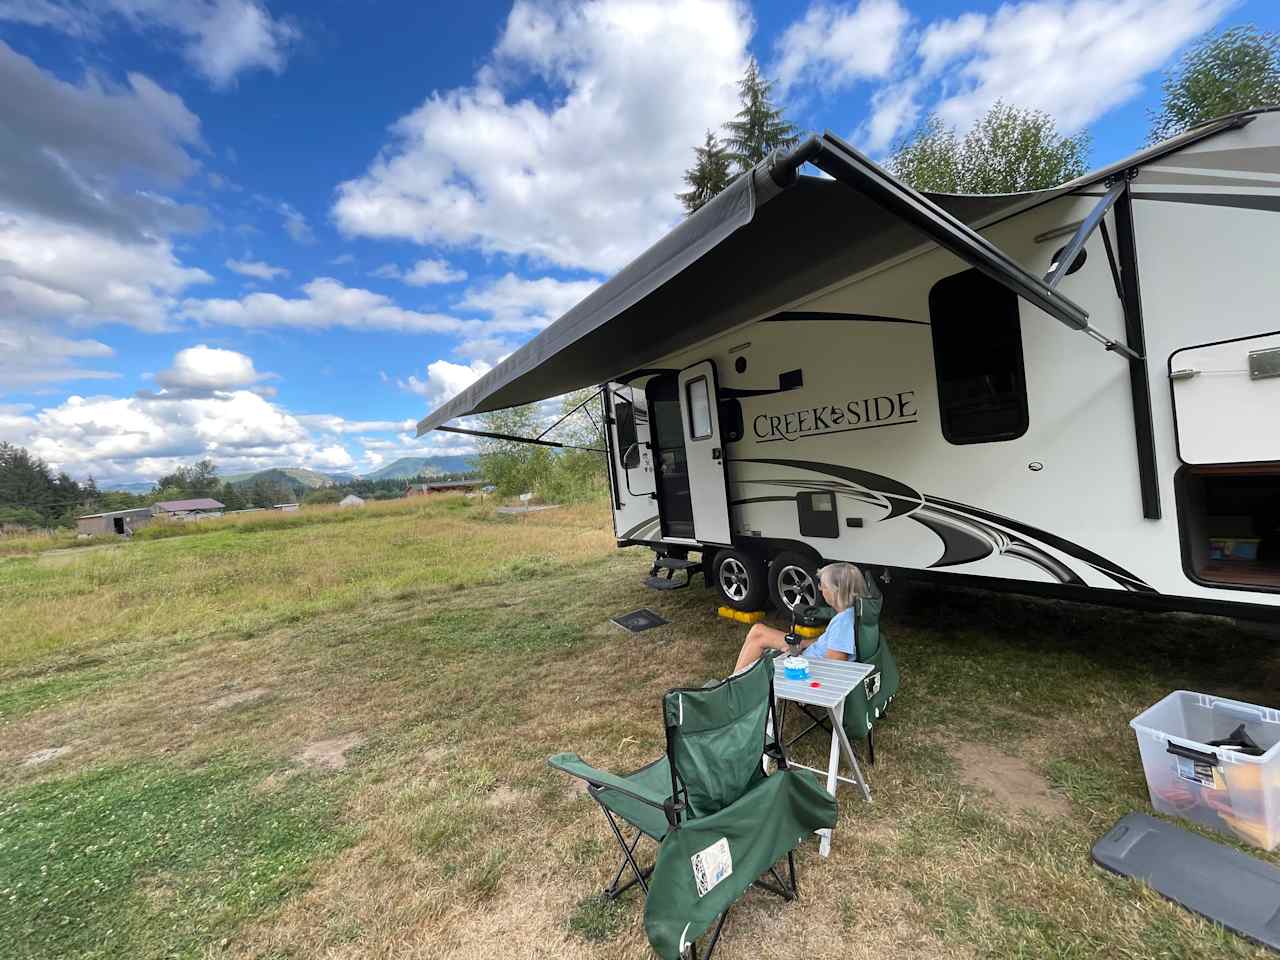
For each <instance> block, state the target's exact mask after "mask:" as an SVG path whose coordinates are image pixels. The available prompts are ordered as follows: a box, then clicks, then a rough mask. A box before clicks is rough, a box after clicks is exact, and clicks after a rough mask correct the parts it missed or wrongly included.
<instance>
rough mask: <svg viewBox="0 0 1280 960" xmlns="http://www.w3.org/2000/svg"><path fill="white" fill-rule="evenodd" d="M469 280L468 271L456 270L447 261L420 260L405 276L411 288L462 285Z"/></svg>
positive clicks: (405, 280)
mask: <svg viewBox="0 0 1280 960" xmlns="http://www.w3.org/2000/svg"><path fill="white" fill-rule="evenodd" d="M465 279H467V271H465V270H456V269H454V268H453V267H451V266H450V265H449V262H448V261H447V260H419V261H418V262H417V263H415V264H414V265H413V266H412V267H411V268H410V269H409V272H408V273H406V274H405V275H404V282H405V283H407V284H409V285H410V286H411V287H429V286H431V285H432V284H436V283H461V282H462V281H463V280H465Z"/></svg>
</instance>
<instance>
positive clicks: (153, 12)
mask: <svg viewBox="0 0 1280 960" xmlns="http://www.w3.org/2000/svg"><path fill="white" fill-rule="evenodd" d="M0 20H9V21H13V22H17V23H25V24H28V25H31V26H41V27H48V28H50V29H54V30H60V31H62V32H64V33H69V34H71V35H73V36H81V37H97V36H99V35H101V34H103V33H105V32H106V31H107V30H108V29H111V28H113V27H116V26H127V27H129V28H131V29H134V30H138V31H169V32H172V33H176V34H177V35H178V36H180V37H181V38H182V39H183V48H182V52H183V54H184V56H185V57H186V59H187V61H188V62H189V63H190V64H191V65H192V66H193V67H195V68H196V70H198V71H199V72H200V73H201V74H203V75H204V76H205V77H206V78H207V79H208V80H209V81H210V83H212V84H213V85H214V86H215V87H226V86H228V85H230V84H231V83H233V82H234V81H235V79H236V77H237V76H238V75H239V74H240V73H242V72H244V71H246V70H254V69H262V70H270V71H271V72H273V73H279V72H281V71H282V70H283V69H284V65H285V61H286V59H287V56H288V51H289V48H290V46H291V45H292V44H293V43H294V42H295V41H296V40H297V39H298V36H299V34H298V30H297V28H296V27H294V26H293V25H292V24H290V23H288V22H286V21H283V20H278V19H276V18H274V17H272V16H271V14H270V12H269V11H268V10H267V9H266V7H265V6H264V5H263V4H261V3H259V2H257V0H0Z"/></svg>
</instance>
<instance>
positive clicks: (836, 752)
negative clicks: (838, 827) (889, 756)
mask: <svg viewBox="0 0 1280 960" xmlns="http://www.w3.org/2000/svg"><path fill="white" fill-rule="evenodd" d="M839 772H840V741H839V740H838V739H836V733H835V730H834V728H833V729H832V731H831V754H830V757H829V759H828V760H827V793H829V794H831V795H832V796H833V797H834V796H835V795H836V783H837V782H838V781H837V780H836V774H838V773H839ZM818 833H819V834H820V835H821V836H822V842H821V843H819V844H818V853H820V854H821V855H822V856H824V857H825V856H827V855H828V854H830V853H831V831H830V830H829V829H828V828H826V827H824V828H823V829H821V830H819V831H818Z"/></svg>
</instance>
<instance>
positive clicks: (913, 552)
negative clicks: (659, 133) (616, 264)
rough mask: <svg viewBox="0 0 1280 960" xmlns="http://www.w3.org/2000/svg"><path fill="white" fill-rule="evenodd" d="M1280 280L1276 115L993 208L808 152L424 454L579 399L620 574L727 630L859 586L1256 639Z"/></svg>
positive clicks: (507, 375) (716, 208)
mask: <svg viewBox="0 0 1280 960" xmlns="http://www.w3.org/2000/svg"><path fill="white" fill-rule="evenodd" d="M806 163H808V164H811V165H812V166H814V167H817V168H818V169H819V170H821V171H822V172H823V173H825V174H826V176H825V177H814V176H801V175H799V169H800V167H801V166H802V165H804V164H806ZM1278 248H1280V112H1272V111H1266V110H1260V111H1253V112H1249V113H1245V114H1239V115H1233V116H1229V117H1225V118H1222V119H1220V120H1217V121H1214V122H1211V123H1208V124H1206V125H1204V126H1201V127H1198V128H1196V129H1194V130H1192V131H1189V132H1187V133H1184V134H1182V135H1180V136H1178V137H1176V138H1174V139H1172V140H1169V141H1166V142H1164V143H1161V144H1159V145H1156V146H1154V147H1151V148H1150V149H1147V150H1144V151H1142V152H1140V153H1138V154H1135V155H1134V156H1132V157H1129V158H1128V159H1125V160H1122V161H1120V162H1119V163H1115V164H1112V165H1111V166H1109V167H1106V168H1104V169H1102V170H1100V171H1097V172H1095V173H1091V174H1088V175H1086V176H1084V177H1081V178H1079V179H1077V180H1074V181H1072V182H1070V183H1067V184H1064V185H1062V186H1060V187H1055V188H1053V189H1049V190H1040V191H1035V192H1029V193H1021V194H1010V195H999V196H944V195H928V196H925V195H921V194H918V193H916V192H915V191H913V190H911V189H910V188H908V187H906V186H905V185H903V184H902V183H900V182H898V181H896V180H895V179H894V178H893V177H891V176H890V175H889V174H888V173H886V172H885V171H883V170H881V169H880V168H879V167H877V166H876V165H875V164H874V163H872V162H871V161H870V160H868V159H867V158H866V157H865V156H863V155H861V154H860V153H858V151H857V150H855V149H854V148H853V147H851V146H849V145H848V144H846V143H844V142H843V141H841V140H840V139H839V138H837V137H835V136H833V135H831V134H825V135H823V136H821V137H817V136H815V137H811V138H810V139H808V140H806V141H805V142H803V143H802V144H800V145H799V146H798V147H796V148H795V149H794V150H792V151H790V152H789V153H785V154H783V153H778V154H775V155H774V156H773V157H772V158H770V159H769V160H768V161H766V162H765V163H762V164H761V165H760V166H758V167H757V168H756V169H755V170H753V171H751V172H749V173H747V174H744V175H743V176H741V177H739V178H738V179H737V180H736V181H734V182H733V183H732V184H731V185H730V186H729V187H728V188H727V189H726V190H725V191H724V192H723V193H721V194H720V195H719V196H718V197H717V198H716V199H715V200H713V201H712V202H711V203H709V204H707V205H706V206H705V207H703V208H702V209H701V210H699V211H698V212H697V213H696V214H694V215H693V216H691V217H689V218H688V219H687V220H685V221H684V222H682V223H681V224H679V225H678V226H677V227H676V228H675V229H674V230H672V231H671V233H669V234H668V235H667V236H666V237H664V238H663V239H662V240H660V241H659V242H658V243H656V244H655V245H654V246H653V247H651V248H650V249H649V250H647V251H646V252H645V253H643V254H642V255H641V256H640V257H639V258H638V259H636V260H635V261H634V262H632V263H631V264H630V265H628V266H627V267H626V268H625V269H624V270H622V272H621V273H619V274H618V275H617V276H616V277H614V278H613V279H611V280H610V281H609V282H608V283H605V284H604V285H603V286H601V287H600V288H599V289H598V290H596V291H595V292H594V293H593V294H592V295H591V296H589V297H588V298H587V299H586V300H584V301H583V302H582V303H581V304H579V305H578V306H576V307H575V308H573V309H572V310H571V311H569V313H567V314H566V315H565V316H564V317H562V318H561V319H560V320H558V321H557V322H556V323H554V324H552V325H551V326H550V327H548V328H547V329H546V330H545V331H543V332H542V333H541V334H540V335H539V336H537V337H536V338H534V339H533V340H532V341H530V342H529V343H528V344H526V345H525V346H524V347H522V348H521V349H520V350H517V351H516V352H515V353H513V354H512V355H511V356H510V357H508V358H507V359H506V360H505V361H504V362H503V363H501V364H499V365H498V366H497V367H496V368H495V369H494V370H492V371H491V372H490V373H488V374H487V375H485V376H484V377H482V378H481V379H480V380H478V381H477V382H476V383H475V384H473V385H472V386H471V387H470V388H468V389H467V390H464V391H463V392H462V393H460V394H459V395H458V396H456V397H455V398H453V399H452V400H450V401H449V402H448V403H446V404H444V405H443V406H442V407H440V408H439V409H437V410H435V411H434V412H433V413H431V414H430V415H429V416H428V417H427V418H426V419H424V420H423V421H422V422H421V423H420V424H419V432H420V433H424V432H426V431H428V430H431V429H436V428H444V429H450V430H454V431H461V432H464V433H465V432H476V431H475V430H473V429H472V426H473V424H472V423H471V422H470V421H464V423H463V425H462V426H453V427H449V426H447V424H448V423H449V421H451V420H454V419H455V418H458V417H465V416H468V415H471V414H475V413H478V412H483V411H488V410H495V409H500V408H504V407H509V406H514V405H517V404H523V403H529V402H532V401H536V400H540V399H544V398H547V397H552V396H556V395H559V394H562V393H565V392H567V391H569V390H571V389H575V388H579V387H582V386H585V385H590V384H595V385H600V386H601V387H602V394H601V395H602V397H603V415H604V417H605V422H606V425H607V438H608V444H607V446H608V451H607V457H608V464H609V478H610V487H611V496H612V500H613V518H614V528H615V533H616V536H617V541H618V545H619V546H631V545H643V546H645V547H649V548H651V549H653V550H654V552H655V566H654V570H653V576H652V577H651V584H652V585H654V586H659V587H662V586H667V587H675V586H682V585H684V584H685V583H686V582H687V581H688V579H689V578H690V577H691V576H692V574H694V573H696V572H699V571H701V572H703V573H704V575H705V577H706V578H707V581H708V584H709V585H713V586H714V587H715V588H716V589H717V590H719V591H720V593H721V594H722V596H723V598H724V600H725V602H727V603H729V604H731V605H733V606H735V607H737V608H739V609H744V610H749V609H758V608H760V607H761V606H762V605H764V604H765V603H766V602H767V601H769V600H770V599H771V600H772V601H773V602H774V603H775V604H777V605H780V606H782V607H784V608H787V607H793V606H796V605H798V604H801V603H808V602H812V601H813V600H815V599H816V595H817V591H816V588H815V584H816V578H815V570H816V568H817V567H818V566H819V565H820V564H821V563H824V562H828V561H833V560H850V561H853V562H856V563H858V564H862V565H865V566H868V567H870V568H872V569H874V570H876V571H877V572H880V571H883V572H884V573H887V574H888V575H889V576H891V577H892V576H897V575H900V574H902V575H910V576H920V577H931V578H947V579H949V580H952V581H954V582H957V583H970V584H975V585H980V586H984V587H991V588H998V589H1006V590H1015V591H1022V592H1032V593H1047V594H1051V595H1057V596H1062V597H1067V598H1074V599H1083V600H1092V601H1098V602H1111V603H1126V602H1127V603H1131V604H1139V605H1146V606H1151V607H1157V608H1166V609H1186V610H1202V611H1209V612H1219V613H1227V614H1230V615H1236V616H1245V617H1260V616H1268V615H1271V614H1274V613H1276V612H1277V610H1278V608H1280V426H1278V421H1277V414H1280V317H1278V316H1277V314H1276V304H1278V303H1280V268H1277V265H1276V251H1277V249H1278ZM539 442H543V443H546V442H549V441H547V440H545V439H543V440H540V441H539ZM680 571H684V572H680Z"/></svg>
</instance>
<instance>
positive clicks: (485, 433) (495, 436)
mask: <svg viewBox="0 0 1280 960" xmlns="http://www.w3.org/2000/svg"><path fill="white" fill-rule="evenodd" d="M434 429H436V430H441V431H443V432H445V433H461V434H465V435H466V436H468V437H484V438H485V439H486V440H507V441H509V442H511V443H532V444H534V445H535V446H539V447H556V448H557V449H560V450H588V451H590V452H591V453H604V451H603V450H601V449H600V448H599V447H579V446H577V445H575V444H572V443H556V442H555V441H554V440H540V439H538V438H537V437H517V436H513V435H512V434H509V433H493V432H491V431H489V430H465V429H463V428H462V427H435V428H434Z"/></svg>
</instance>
